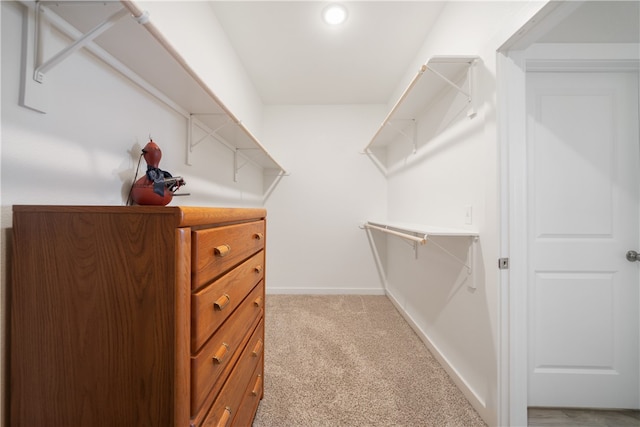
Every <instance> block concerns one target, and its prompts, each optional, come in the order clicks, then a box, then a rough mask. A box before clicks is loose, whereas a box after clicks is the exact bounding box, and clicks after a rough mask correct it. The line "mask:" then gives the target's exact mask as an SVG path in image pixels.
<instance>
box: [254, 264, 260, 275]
mask: <svg viewBox="0 0 640 427" xmlns="http://www.w3.org/2000/svg"><path fill="white" fill-rule="evenodd" d="M254 270H255V272H256V273H258V274H260V273H262V266H261V265H256V267H255V268H254Z"/></svg>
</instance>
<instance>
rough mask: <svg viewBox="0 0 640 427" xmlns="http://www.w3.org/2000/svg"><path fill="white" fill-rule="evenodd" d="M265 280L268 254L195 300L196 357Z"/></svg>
mask: <svg viewBox="0 0 640 427" xmlns="http://www.w3.org/2000/svg"><path fill="white" fill-rule="evenodd" d="M263 277H264V251H260V252H258V253H257V254H255V255H254V256H252V257H251V258H249V259H248V260H246V261H245V262H243V263H242V264H240V265H239V266H238V267H236V268H234V269H233V270H231V271H229V272H228V273H227V274H225V275H224V276H222V277H221V278H219V279H218V280H216V281H215V282H213V283H211V284H210V285H209V286H207V287H205V288H203V289H201V290H200V291H199V292H197V293H194V294H193V295H192V296H191V352H192V353H195V352H196V351H197V350H198V349H199V348H200V347H201V346H202V345H203V344H204V343H205V341H207V339H209V337H210V336H211V334H212V333H214V332H215V331H216V329H218V327H220V325H221V324H222V323H223V322H224V321H225V319H226V318H227V317H229V315H230V314H231V313H233V311H234V310H235V309H236V307H238V305H240V303H241V302H242V301H243V300H244V298H245V297H246V296H247V294H249V292H251V290H252V289H253V288H254V287H255V286H256V284H257V283H258V282H259V281H260V280H262V278H263Z"/></svg>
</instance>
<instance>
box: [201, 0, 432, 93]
mask: <svg viewBox="0 0 640 427" xmlns="http://www.w3.org/2000/svg"><path fill="white" fill-rule="evenodd" d="M328 3H329V2H327V1H213V2H212V6H213V9H214V11H215V14H216V16H217V17H218V19H219V21H220V23H221V25H222V27H223V28H224V30H225V32H226V33H227V35H228V37H229V40H230V42H231V44H232V46H233V47H234V48H235V50H236V52H237V53H238V56H239V57H240V60H241V61H242V63H243V64H244V66H245V68H246V70H247V72H248V73H249V76H250V78H251V79H252V80H253V82H254V84H255V86H256V89H257V90H258V93H259V94H260V96H261V97H262V100H263V102H264V103H265V104H382V103H386V102H388V101H389V98H390V96H391V93H392V92H393V90H394V89H395V88H396V86H397V84H398V82H399V81H400V80H401V79H402V77H403V76H404V74H405V73H406V72H407V70H408V67H409V65H410V63H411V62H412V61H413V60H414V59H415V56H416V54H417V52H418V50H419V49H420V47H421V46H422V44H423V43H424V41H425V39H426V38H427V34H428V33H429V28H430V27H431V25H432V24H433V22H434V20H435V19H436V18H437V16H438V14H439V13H440V10H441V9H442V6H443V4H444V2H438V1H344V2H341V3H342V4H343V5H345V6H346V7H347V8H348V13H349V16H348V18H347V21H346V22H345V23H344V24H342V25H341V26H339V27H331V26H329V25H327V24H325V23H324V22H322V19H321V12H322V10H323V8H324V7H325V6H326V5H327V4H328ZM416 71H417V70H416Z"/></svg>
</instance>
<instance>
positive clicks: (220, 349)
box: [191, 284, 264, 414]
mask: <svg viewBox="0 0 640 427" xmlns="http://www.w3.org/2000/svg"><path fill="white" fill-rule="evenodd" d="M263 302H264V286H262V285H261V284H259V285H258V286H256V287H255V288H254V290H253V291H252V292H251V293H250V294H249V296H248V297H247V298H246V299H245V300H244V301H243V302H242V303H241V304H240V306H239V307H238V309H237V310H236V311H235V312H234V313H233V316H231V317H229V318H228V319H227V321H226V322H225V323H223V325H222V326H221V327H220V329H219V330H218V331H217V332H216V333H215V334H214V335H213V336H212V337H211V339H210V340H209V341H208V342H207V343H206V344H205V345H204V347H203V348H202V350H201V351H200V352H199V353H198V354H197V355H195V356H192V357H191V413H192V414H195V413H197V412H198V410H199V409H200V407H201V406H202V404H203V402H204V401H205V399H206V397H207V395H209V394H214V395H215V394H216V393H217V392H218V391H219V390H220V387H222V382H223V381H224V378H225V377H226V376H227V375H228V374H229V371H230V370H231V368H232V367H233V365H234V364H235V361H236V360H237V359H238V357H239V354H240V350H241V349H242V348H243V346H244V345H245V343H246V340H247V338H248V334H249V331H252V330H253V327H252V325H255V324H256V322H257V320H258V319H259V318H260V317H261V316H262V313H263ZM243 389H244V386H243ZM212 390H213V391H212Z"/></svg>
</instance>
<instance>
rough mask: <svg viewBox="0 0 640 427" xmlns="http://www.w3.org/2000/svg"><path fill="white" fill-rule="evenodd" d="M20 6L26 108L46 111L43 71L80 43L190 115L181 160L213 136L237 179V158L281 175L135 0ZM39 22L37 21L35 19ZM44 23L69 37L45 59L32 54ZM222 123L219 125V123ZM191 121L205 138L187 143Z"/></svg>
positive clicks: (39, 43) (38, 46) (38, 49)
mask: <svg viewBox="0 0 640 427" xmlns="http://www.w3.org/2000/svg"><path fill="white" fill-rule="evenodd" d="M22 3H23V4H25V5H26V6H27V7H29V13H30V14H31V19H30V21H32V27H35V28H32V30H33V31H29V33H30V35H29V38H30V40H28V41H27V43H26V45H25V48H26V49H27V50H28V52H27V56H28V57H33V58H36V59H35V60H33V61H32V63H31V64H27V67H29V65H31V67H29V68H30V70H26V74H27V75H26V77H25V80H30V81H27V82H26V83H25V88H24V89H25V91H24V92H25V96H24V98H23V100H22V102H23V105H24V106H26V107H29V108H32V109H34V110H36V111H41V112H46V109H47V108H48V99H47V96H46V92H47V89H46V71H48V70H50V69H51V68H52V67H54V66H57V65H58V64H59V63H60V62H61V61H63V60H64V57H66V55H68V54H71V53H72V52H73V51H75V50H77V49H78V48H80V47H84V48H86V49H88V50H89V51H90V52H91V53H93V54H94V55H95V56H97V57H98V58H100V59H101V60H103V61H104V62H106V63H107V64H108V65H110V66H112V67H113V68H115V69H116V70H117V71H119V72H120V73H122V74H123V75H124V76H125V77H127V78H129V79H130V80H131V81H132V82H134V83H135V84H137V85H138V86H139V87H141V88H142V89H143V90H145V91H147V92H148V93H150V94H151V95H153V96H155V97H156V98H157V99H159V100H160V101H162V102H163V103H165V104H166V105H167V106H169V107H170V108H172V109H173V110H175V111H176V112H178V113H180V114H181V115H182V116H184V117H185V119H187V120H188V124H189V135H188V137H187V139H188V140H187V141H186V152H187V159H186V162H187V164H190V162H191V157H192V152H193V150H194V149H195V147H196V146H197V145H198V144H199V143H200V142H202V141H203V140H204V139H213V140H216V141H219V142H221V143H223V144H224V145H225V146H227V147H228V148H230V149H231V150H233V151H234V164H235V165H234V166H235V167H234V169H235V176H234V179H236V180H237V174H238V170H239V169H240V168H241V167H242V165H240V162H239V161H238V157H242V158H244V159H246V161H248V162H251V163H253V164H255V165H257V166H259V167H260V168H262V169H263V173H264V175H270V176H271V175H276V176H282V175H286V171H285V169H284V168H283V167H282V166H281V165H280V164H279V163H278V162H277V161H276V160H275V159H274V158H273V157H272V156H271V155H270V154H269V153H268V152H267V150H266V149H265V148H264V147H263V146H262V145H261V144H260V142H259V141H258V140H257V138H256V137H255V136H254V135H253V134H252V133H251V132H250V131H249V130H248V129H247V128H246V127H245V125H244V124H243V123H242V122H241V121H240V120H239V119H238V118H237V117H236V116H235V115H234V114H233V113H232V112H231V111H230V110H229V109H228V108H227V107H226V106H225V105H224V104H223V103H222V102H221V101H220V99H218V97H217V96H216V95H215V93H213V91H212V90H211V88H210V87H209V86H208V85H207V84H206V83H205V82H204V81H203V80H202V79H201V78H200V77H199V76H198V75H197V74H196V73H195V71H194V70H193V69H192V68H191V67H190V66H189V64H187V63H186V61H185V60H184V59H183V58H182V57H181V56H180V54H179V53H178V52H176V51H175V49H173V47H172V46H171V45H170V44H169V43H168V42H167V41H166V40H165V39H164V37H163V36H162V34H160V33H159V31H158V30H157V29H156V28H155V27H154V26H153V24H152V19H153V17H149V16H148V14H146V13H145V12H143V11H141V10H139V9H138V8H137V6H136V5H135V3H133V2H131V1H122V2H120V1H100V2H86V1H40V2H33V1H22ZM127 15H128V16H127ZM37 20H38V21H39V22H40V24H37V22H36V21H37ZM33 22H36V23H35V24H34V23H33ZM48 25H52V26H53V27H55V28H56V29H57V30H58V31H60V32H62V33H63V34H65V35H66V36H68V37H70V38H71V39H72V40H74V42H73V43H72V44H71V45H70V47H69V48H67V49H64V50H63V51H61V52H59V53H58V54H55V55H54V56H53V57H52V58H50V59H47V58H39V59H38V56H37V55H36V53H37V52H42V50H43V46H42V43H45V42H46V38H45V37H43V36H42V34H43V33H44V32H45V31H46V30H47V26H48ZM33 34H35V35H33ZM98 36H99V37H98ZM72 46H73V47H72ZM29 50H31V52H29ZM52 60H53V61H52ZM43 66H44V67H43ZM36 70H37V72H36ZM194 118H195V119H194ZM221 121H222V122H224V123H225V126H220V123H221ZM194 126H197V127H199V128H200V129H201V131H202V132H204V134H205V138H200V139H198V140H197V141H195V140H193V138H194V132H193V130H194ZM245 163H246V162H245ZM239 165H240V166H239Z"/></svg>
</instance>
